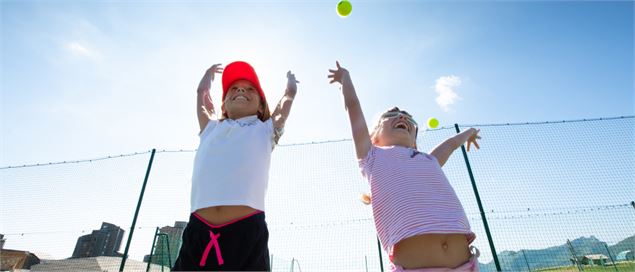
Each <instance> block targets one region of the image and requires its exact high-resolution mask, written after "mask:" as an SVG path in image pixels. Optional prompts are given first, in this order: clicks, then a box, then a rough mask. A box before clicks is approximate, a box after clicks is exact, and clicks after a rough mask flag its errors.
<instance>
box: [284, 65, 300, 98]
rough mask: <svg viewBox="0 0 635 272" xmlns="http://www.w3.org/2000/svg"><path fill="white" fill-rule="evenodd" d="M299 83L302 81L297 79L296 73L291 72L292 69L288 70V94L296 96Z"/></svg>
mask: <svg viewBox="0 0 635 272" xmlns="http://www.w3.org/2000/svg"><path fill="white" fill-rule="evenodd" d="M298 83H300V81H297V80H296V79H295V75H294V74H292V73H291V71H288V72H287V93H286V94H287V95H289V96H291V97H295V94H296V92H297V91H298V85H297V84H298Z"/></svg>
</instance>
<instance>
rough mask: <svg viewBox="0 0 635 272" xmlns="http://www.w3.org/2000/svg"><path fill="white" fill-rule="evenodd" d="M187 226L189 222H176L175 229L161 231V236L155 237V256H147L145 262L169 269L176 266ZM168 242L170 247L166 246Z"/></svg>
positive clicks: (167, 227) (167, 228)
mask: <svg viewBox="0 0 635 272" xmlns="http://www.w3.org/2000/svg"><path fill="white" fill-rule="evenodd" d="M186 225H187V222H183V221H176V222H174V227H171V226H165V227H162V228H161V229H159V235H157V237H155V238H156V241H155V244H154V254H153V255H152V256H150V255H146V256H145V257H144V258H143V261H144V262H151V263H153V264H158V265H164V266H169V267H172V266H174V262H175V261H176V257H178V255H179V250H180V249H181V244H182V239H181V237H182V236H183V231H184V230H185V226H186ZM166 238H167V239H166ZM166 242H167V243H169V245H168V244H166ZM168 248H169V251H168ZM168 253H169V255H168ZM150 257H152V260H150Z"/></svg>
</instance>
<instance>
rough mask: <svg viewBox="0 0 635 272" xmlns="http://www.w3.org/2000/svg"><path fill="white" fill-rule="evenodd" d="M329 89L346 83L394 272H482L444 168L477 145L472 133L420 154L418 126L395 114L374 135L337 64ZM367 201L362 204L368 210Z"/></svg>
mask: <svg viewBox="0 0 635 272" xmlns="http://www.w3.org/2000/svg"><path fill="white" fill-rule="evenodd" d="M336 65H337V69H336V70H329V71H330V72H331V74H330V75H329V76H328V77H329V78H331V79H332V80H331V83H334V82H339V83H340V84H342V94H343V95H344V101H345V104H346V110H347V111H348V116H349V118H350V122H351V128H352V131H353V141H354V142H355V150H356V152H357V159H358V160H359V166H360V168H361V170H362V175H363V176H364V178H366V179H367V180H368V182H369V183H370V190H371V193H372V208H373V217H374V220H375V227H376V229H377V234H378V236H379V240H380V241H381V243H382V245H383V247H384V250H386V251H387V252H388V256H389V257H390V261H391V268H392V270H393V271H417V272H440V271H478V269H479V268H478V261H477V258H478V256H479V252H478V250H477V249H476V248H474V247H471V246H470V244H471V243H472V241H474V238H475V235H474V232H472V231H471V229H470V223H469V222H468V219H467V217H466V215H465V211H464V210H463V206H462V205H461V202H460V201H459V199H458V197H457V196H456V193H455V192H454V189H453V188H452V186H451V185H450V183H449V182H448V180H447V178H446V177H445V174H444V173H443V171H442V170H441V167H442V166H443V165H444V164H445V162H446V161H447V160H448V158H449V157H450V155H451V154H452V152H454V150H455V149H457V148H458V147H460V146H461V145H463V144H464V143H465V142H467V150H468V151H469V150H470V144H474V146H476V147H477V148H478V147H479V146H478V144H477V143H476V140H477V139H480V137H479V136H478V132H479V131H478V130H476V129H473V128H470V129H468V130H465V131H463V132H461V133H459V134H457V135H456V136H454V137H451V138H449V139H448V140H446V141H444V142H443V143H441V144H439V145H438V146H437V147H435V148H434V149H433V150H432V151H431V152H430V154H426V153H422V152H419V151H418V150H417V142H416V139H417V132H418V127H417V122H415V120H414V119H413V118H412V116H411V115H410V114H408V112H406V111H403V110H400V109H399V108H397V107H394V108H392V109H390V110H388V111H386V112H384V113H383V114H382V115H381V117H380V119H379V121H378V123H377V125H376V126H375V128H374V129H373V132H372V133H371V134H370V135H369V133H368V127H367V126H366V121H365V120H364V114H363V113H362V108H361V106H360V104H359V100H358V99H357V95H356V94H355V88H354V87H353V82H352V80H351V77H350V75H349V73H348V71H347V70H346V69H344V68H342V67H340V64H339V63H338V62H336ZM370 200H371V199H370V196H369V195H365V199H364V202H366V203H367V204H368V203H370V202H371V201H370Z"/></svg>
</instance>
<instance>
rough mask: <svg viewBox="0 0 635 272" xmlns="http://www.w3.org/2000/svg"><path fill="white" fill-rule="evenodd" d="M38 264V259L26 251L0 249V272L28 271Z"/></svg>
mask: <svg viewBox="0 0 635 272" xmlns="http://www.w3.org/2000/svg"><path fill="white" fill-rule="evenodd" d="M39 263H40V258H38V257H37V256H35V254H33V253H31V252H28V251H21V250H11V249H0V271H14V270H18V269H27V270H28V269H30V268H31V266H32V265H36V264H39Z"/></svg>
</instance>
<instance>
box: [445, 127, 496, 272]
mask: <svg viewBox="0 0 635 272" xmlns="http://www.w3.org/2000/svg"><path fill="white" fill-rule="evenodd" d="M454 128H455V129H456V133H457V134H459V133H460V132H461V131H460V130H459V125H458V124H454ZM461 151H463V159H464V160H465V165H466V166H467V173H468V174H469V175H470V181H471V182H472V189H473V190H474V195H475V196H476V203H477V204H478V210H479V211H480V212H481V219H483V226H485V234H487V240H488V241H489V247H490V249H491V250H492V257H494V264H495V265H496V271H502V270H501V265H500V263H499V262H498V254H496V248H495V247H494V240H492V234H491V233H490V231H489V225H488V224H487V218H486V217H485V211H484V210H483V204H482V203H481V196H480V195H479V194H478V188H476V181H475V180H474V175H473V174H472V167H471V166H470V160H469V159H468V158H467V152H466V151H465V146H464V145H461Z"/></svg>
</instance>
